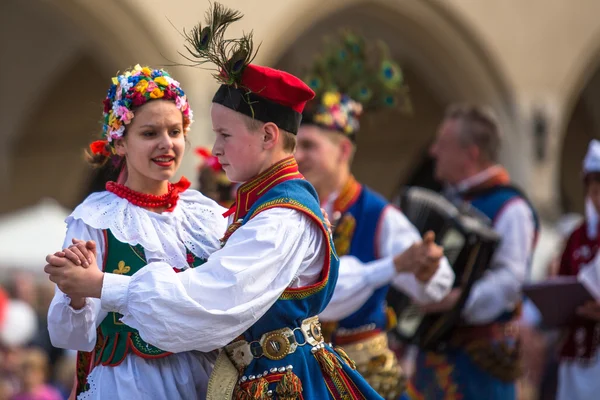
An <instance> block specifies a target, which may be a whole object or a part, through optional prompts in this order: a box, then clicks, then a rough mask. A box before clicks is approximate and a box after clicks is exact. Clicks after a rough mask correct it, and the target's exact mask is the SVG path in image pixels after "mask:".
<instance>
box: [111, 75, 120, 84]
mask: <svg viewBox="0 0 600 400" xmlns="http://www.w3.org/2000/svg"><path fill="white" fill-rule="evenodd" d="M112 83H113V84H115V85H118V84H119V80H118V79H117V77H116V76H113V78H112Z"/></svg>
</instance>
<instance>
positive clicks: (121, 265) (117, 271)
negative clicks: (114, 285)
mask: <svg viewBox="0 0 600 400" xmlns="http://www.w3.org/2000/svg"><path fill="white" fill-rule="evenodd" d="M129 271H131V267H129V266H127V265H125V261H119V264H118V268H117V269H114V270H113V274H119V275H125V274H126V273H128V272H129Z"/></svg>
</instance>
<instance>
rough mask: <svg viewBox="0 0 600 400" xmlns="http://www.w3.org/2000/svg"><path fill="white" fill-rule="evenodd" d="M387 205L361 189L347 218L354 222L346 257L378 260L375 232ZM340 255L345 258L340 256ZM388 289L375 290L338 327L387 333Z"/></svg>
mask: <svg viewBox="0 0 600 400" xmlns="http://www.w3.org/2000/svg"><path fill="white" fill-rule="evenodd" d="M387 205H388V202H387V201H386V200H385V199H384V198H383V197H382V196H380V195H379V194H377V193H375V192H374V191H372V190H371V189H369V188H367V187H366V186H362V188H361V193H360V195H359V197H358V199H357V200H356V202H355V203H354V204H353V205H352V206H350V208H349V209H348V211H347V212H346V214H349V215H350V216H352V218H354V220H355V225H354V232H353V235H352V239H351V242H350V243H351V244H350V248H349V249H348V253H347V254H348V255H351V256H354V257H356V258H358V259H359V260H360V261H361V262H363V263H368V262H370V261H374V260H376V259H378V258H379V257H380V255H379V254H377V243H376V239H377V236H376V235H377V230H378V226H379V224H380V220H381V215H382V213H383V210H384V209H385V207H386V206H387ZM340 255H346V254H341V253H340ZM388 289H389V285H385V286H382V287H380V288H379V289H377V290H375V292H374V293H373V295H371V297H369V299H368V300H367V301H366V302H365V304H363V305H362V307H360V308H359V309H358V310H357V311H356V312H354V313H353V314H351V315H350V316H348V317H346V318H344V319H342V320H341V321H339V323H338V327H340V328H345V329H353V328H358V327H361V326H364V325H368V324H375V327H376V328H377V329H381V330H387V325H388V321H387V303H386V300H385V299H386V296H387V292H388Z"/></svg>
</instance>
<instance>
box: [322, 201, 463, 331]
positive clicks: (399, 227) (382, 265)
mask: <svg viewBox="0 0 600 400" xmlns="http://www.w3.org/2000/svg"><path fill="white" fill-rule="evenodd" d="M336 197H337V196H336V195H335V194H334V195H333V196H331V197H330V198H329V199H328V201H327V202H326V203H325V205H324V207H325V210H326V211H327V213H328V214H329V215H332V214H333V204H334V202H335V198H336ZM381 218H382V221H381V224H380V225H379V229H380V231H379V232H373V235H374V237H377V238H378V239H379V240H378V241H377V243H376V245H377V253H378V254H379V255H380V257H381V258H379V259H377V260H374V261H371V262H367V263H362V262H361V261H360V260H359V259H358V258H356V257H353V256H343V257H341V265H340V274H339V278H338V283H337V286H336V287H335V292H334V294H333V297H332V299H331V301H330V302H329V305H328V306H327V308H326V309H325V310H324V311H323V312H322V313H321V318H322V319H323V320H330V321H339V320H340V319H342V318H345V317H347V316H349V315H351V314H352V313H354V312H355V311H357V310H359V309H360V307H362V305H363V304H364V303H365V302H366V301H367V300H368V299H369V298H370V297H371V295H372V294H373V292H374V291H375V290H377V289H378V288H380V287H381V286H384V285H387V284H391V285H392V286H393V287H394V288H396V289H398V290H400V291H402V292H404V293H406V294H407V295H408V296H410V297H411V298H412V299H413V300H414V301H415V302H417V303H420V304H426V303H430V302H436V301H440V300H441V299H443V298H444V297H445V296H446V295H447V294H448V293H449V292H450V290H451V289H452V284H453V283H454V271H453V270H452V268H451V267H450V264H449V263H448V260H447V259H446V258H445V257H444V258H443V259H442V260H441V262H440V267H439V268H438V270H437V272H436V273H435V274H434V275H433V277H432V278H431V279H430V280H429V281H428V282H426V283H422V282H420V281H419V280H418V279H417V278H416V277H415V275H414V274H413V273H397V272H396V268H395V266H394V260H393V259H394V256H395V255H397V254H400V253H402V252H404V251H405V250H406V249H408V248H409V247H410V246H411V245H412V244H413V243H415V242H418V241H420V240H421V236H420V235H419V232H418V231H417V229H416V228H415V227H414V226H413V225H412V224H411V223H410V221H409V220H408V219H407V218H406V217H405V216H404V214H402V213H401V212H400V210H398V209H397V208H395V207H392V206H388V207H386V208H385V210H384V211H383V214H382V216H381Z"/></svg>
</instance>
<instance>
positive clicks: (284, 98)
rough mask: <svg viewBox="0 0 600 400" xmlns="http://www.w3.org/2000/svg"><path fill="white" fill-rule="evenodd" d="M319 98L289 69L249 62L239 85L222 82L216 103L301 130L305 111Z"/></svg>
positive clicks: (292, 129) (283, 126) (287, 129)
mask: <svg viewBox="0 0 600 400" xmlns="http://www.w3.org/2000/svg"><path fill="white" fill-rule="evenodd" d="M314 97H315V92H313V91H312V89H311V88H310V87H308V85H306V83H304V82H303V81H302V80H301V79H299V78H297V77H295V76H294V75H292V74H289V73H287V72H285V71H280V70H277V69H273V68H269V67H262V66H260V65H254V64H248V65H247V66H246V67H245V68H244V71H243V72H242V76H241V79H240V81H239V87H238V88H234V87H232V86H227V85H221V87H220V88H219V90H217V93H216V94H215V96H214V97H213V103H217V104H221V105H224V106H225V107H228V108H230V109H232V110H234V111H237V112H239V113H242V114H244V115H247V116H250V117H252V118H256V119H257V120H259V121H263V122H273V123H274V124H276V125H277V126H278V127H280V128H281V129H284V130H286V131H288V132H291V133H294V134H295V133H297V132H298V127H299V126H300V121H301V119H302V111H303V110H304V106H305V105H306V103H307V102H308V101H309V100H312V99H313V98H314Z"/></svg>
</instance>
